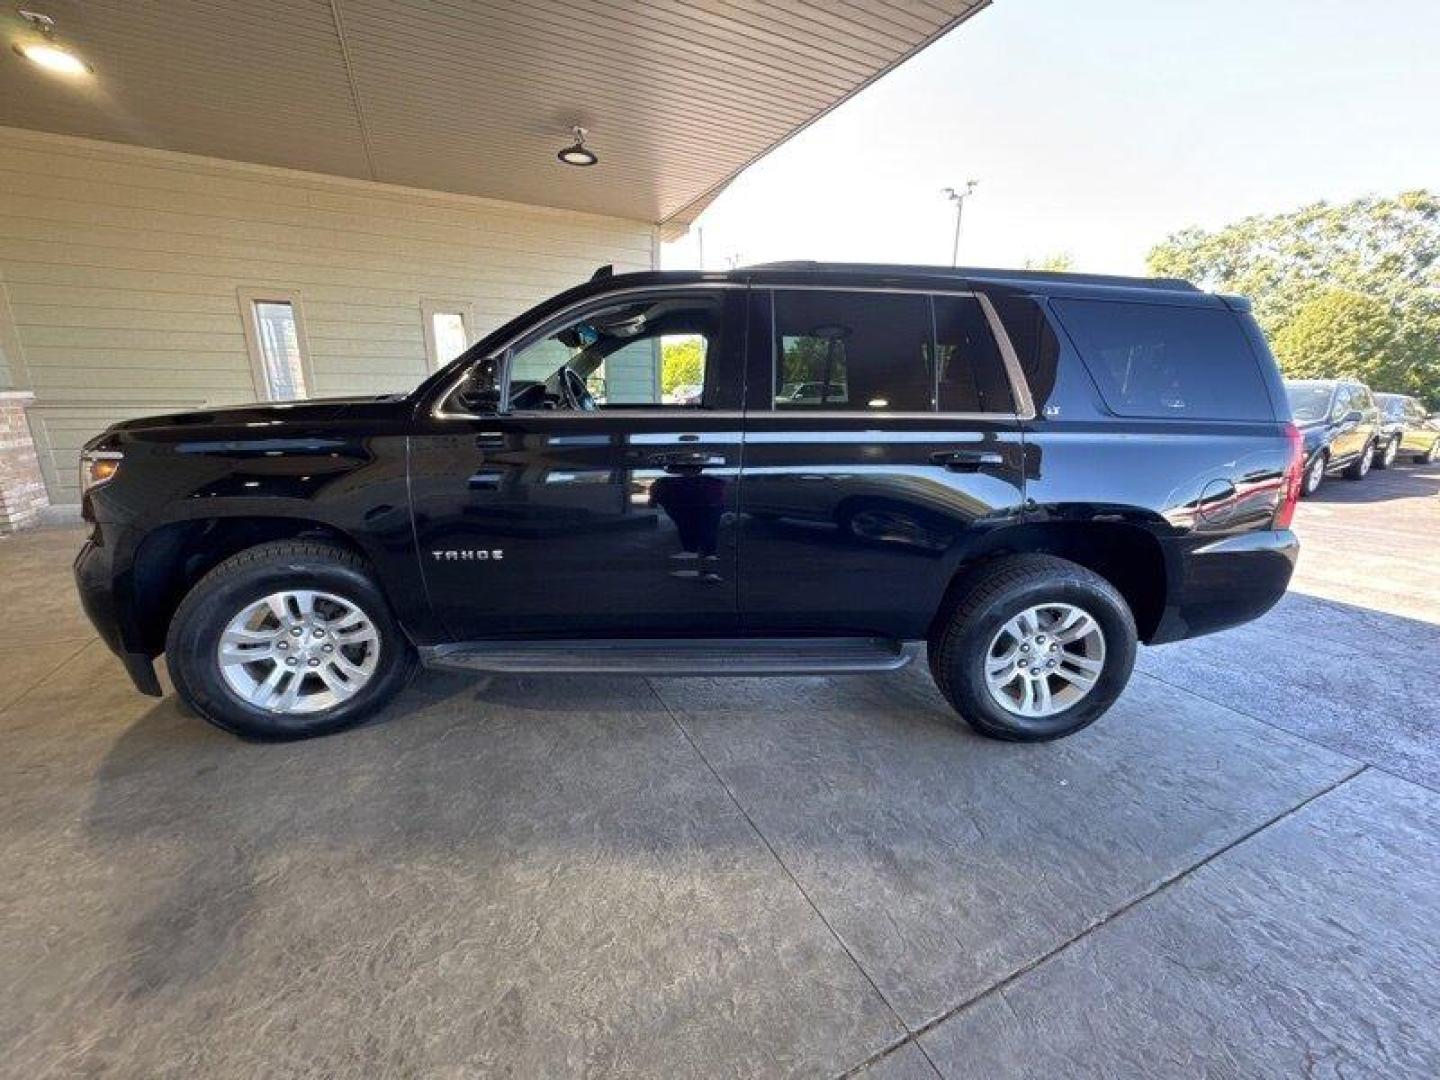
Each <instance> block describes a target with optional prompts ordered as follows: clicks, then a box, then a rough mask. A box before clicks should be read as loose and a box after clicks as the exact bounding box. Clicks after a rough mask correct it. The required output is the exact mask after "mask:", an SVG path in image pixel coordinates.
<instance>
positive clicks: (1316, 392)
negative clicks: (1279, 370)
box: [1285, 386, 1330, 424]
mask: <svg viewBox="0 0 1440 1080" xmlns="http://www.w3.org/2000/svg"><path fill="white" fill-rule="evenodd" d="M1285 393H1286V394H1287V395H1289V397H1290V415H1291V416H1293V417H1294V418H1295V420H1296V422H1297V423H1301V424H1308V423H1311V422H1312V421H1315V420H1324V419H1325V417H1326V416H1328V415H1329V414H1330V387H1328V386H1287V387H1286V388H1285Z"/></svg>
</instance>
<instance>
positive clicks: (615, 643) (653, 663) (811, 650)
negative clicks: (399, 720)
mask: <svg viewBox="0 0 1440 1080" xmlns="http://www.w3.org/2000/svg"><path fill="white" fill-rule="evenodd" d="M919 650H920V643H919V642H900V641H892V640H890V639H888V638H703V639H694V640H687V639H680V640H673V639H672V640H639V639H637V640H633V641H631V640H626V639H616V640H605V641H474V642H465V643H462V644H456V645H434V646H430V647H428V648H424V649H421V650H420V658H421V660H422V661H423V662H424V663H425V665H426V666H427V667H440V668H459V669H463V670H465V671H489V672H505V673H508V674H512V675H517V674H569V675H574V674H606V675H828V674H832V673H834V672H841V671H895V670H897V669H898V668H902V667H904V666H905V665H906V664H908V663H910V661H911V660H913V659H914V658H915V656H916V655H917V654H918V652H919Z"/></svg>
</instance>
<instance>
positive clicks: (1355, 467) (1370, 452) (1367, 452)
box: [1345, 441, 1375, 480]
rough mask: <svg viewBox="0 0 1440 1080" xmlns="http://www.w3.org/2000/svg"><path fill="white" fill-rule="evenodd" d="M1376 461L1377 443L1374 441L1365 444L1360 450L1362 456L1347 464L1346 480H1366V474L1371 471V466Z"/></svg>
mask: <svg viewBox="0 0 1440 1080" xmlns="http://www.w3.org/2000/svg"><path fill="white" fill-rule="evenodd" d="M1374 463H1375V443H1374V442H1373V441H1371V442H1367V443H1366V444H1365V449H1364V450H1361V451H1360V456H1359V457H1357V458H1356V459H1355V460H1354V461H1352V462H1351V463H1350V464H1349V465H1346V466H1345V479H1346V480H1364V479H1365V475H1366V474H1367V473H1368V472H1369V471H1370V466H1371V465H1373V464H1374Z"/></svg>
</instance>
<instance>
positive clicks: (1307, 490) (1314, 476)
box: [1300, 450, 1329, 498]
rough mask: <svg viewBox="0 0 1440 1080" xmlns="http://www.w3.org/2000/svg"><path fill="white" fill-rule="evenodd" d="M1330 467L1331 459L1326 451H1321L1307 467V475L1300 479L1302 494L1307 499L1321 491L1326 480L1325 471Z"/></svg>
mask: <svg viewBox="0 0 1440 1080" xmlns="http://www.w3.org/2000/svg"><path fill="white" fill-rule="evenodd" d="M1328 466H1329V458H1328V457H1327V456H1326V454H1325V451H1323V450H1322V451H1320V453H1318V454H1316V455H1315V456H1314V457H1313V458H1311V459H1310V463H1309V464H1308V465H1306V466H1305V475H1304V476H1302V477H1301V478H1300V494H1301V495H1304V496H1306V497H1307V498H1308V497H1309V496H1311V495H1314V494H1315V492H1317V491H1318V490H1320V484H1321V483H1322V482H1323V481H1324V479H1325V469H1326V468H1327V467H1328Z"/></svg>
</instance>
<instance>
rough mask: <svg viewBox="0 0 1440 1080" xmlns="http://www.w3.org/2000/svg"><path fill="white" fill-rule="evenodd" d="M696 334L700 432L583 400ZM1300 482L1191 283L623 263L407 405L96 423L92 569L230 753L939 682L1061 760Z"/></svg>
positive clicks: (661, 412) (1287, 535)
mask: <svg viewBox="0 0 1440 1080" xmlns="http://www.w3.org/2000/svg"><path fill="white" fill-rule="evenodd" d="M697 336H698V337H700V338H703V340H704V347H703V348H702V349H701V350H700V355H701V357H702V360H703V371H702V373H701V377H700V378H699V379H698V380H697V382H698V383H699V385H700V388H701V389H700V394H699V397H698V400H696V401H694V402H693V403H690V404H676V403H673V402H660V401H656V400H654V397H653V385H654V384H653V382H647V381H646V380H633V381H630V382H627V383H621V382H619V381H612V383H611V385H610V386H609V397H608V399H607V400H606V401H605V402H604V403H601V402H600V401H599V400H597V397H596V395H595V394H594V392H593V391H591V390H590V389H589V388H588V386H589V384H588V382H587V380H588V379H589V378H590V377H591V376H592V375H593V374H594V373H595V372H596V371H598V370H600V369H601V368H602V367H604V366H605V365H606V364H607V363H608V364H611V365H615V363H616V361H617V360H618V359H622V358H624V357H634V356H649V357H654V356H658V355H661V350H657V349H656V345H657V343H661V344H663V342H664V341H665V340H666V339H672V338H676V337H682V338H690V339H693V338H695V337H697ZM627 350H629V351H628V352H627ZM539 358H543V362H544V365H550V364H552V363H553V364H555V365H557V366H555V367H553V368H552V369H551V372H550V374H549V375H548V376H547V377H543V378H535V377H533V376H534V375H535V374H537V368H539V367H541V366H542V365H541V364H540V362H539ZM612 370H614V368H613V367H612ZM517 371H518V372H526V373H527V375H528V376H530V377H526V378H517V377H515V376H514V373H515V372H517ZM842 374H843V378H842ZM626 387H632V388H636V389H635V396H634V397H631V398H629V399H628V400H627V399H626V398H625V397H624V396H622V391H623V390H624V389H625V388H626ZM836 391H838V393H837V392H836ZM1301 465H1302V458H1301V439H1300V433H1299V431H1298V430H1297V429H1296V427H1295V425H1294V424H1293V423H1291V422H1290V417H1289V410H1288V409H1287V407H1286V402H1285V391H1284V388H1283V385H1282V383H1281V380H1280V373H1279V371H1278V370H1277V368H1276V366H1275V361H1274V359H1273V358H1272V357H1271V355H1270V352H1269V350H1268V349H1267V348H1266V345H1265V340H1264V338H1263V336H1262V335H1261V333H1260V328H1259V327H1258V326H1257V325H1256V323H1255V320H1254V318H1253V317H1252V316H1251V314H1250V305H1249V304H1248V303H1247V302H1246V301H1245V300H1243V299H1240V298H1238V297H1228V296H1215V295H1212V294H1210V293H1205V292H1201V291H1200V290H1199V289H1197V288H1195V287H1194V286H1192V285H1190V284H1188V283H1186V282H1183V281H1174V280H1149V279H1134V278H1110V277H1099V276H1091V275H1085V274H1033V273H1032V274H1027V273H1024V272H1022V271H1009V272H1007V271H966V270H950V269H940V268H929V267H904V266H825V265H819V264H776V265H771V266H757V267H750V268H746V269H740V270H735V271H732V272H729V273H725V274H680V273H645V274H626V275H615V276H613V277H605V278H601V279H599V280H596V281H592V282H591V283H589V284H587V285H583V286H580V287H579V288H576V289H573V290H571V291H569V292H567V293H564V294H562V295H560V296H558V297H556V298H554V299H552V300H549V301H547V302H545V303H543V304H541V305H540V306H539V307H537V308H535V309H534V310H532V311H530V312H528V313H527V314H525V315H523V316H521V317H520V318H518V319H516V320H515V321H513V322H511V323H508V324H507V325H505V326H504V327H502V328H500V329H499V330H496V331H495V332H494V333H492V334H491V335H490V336H489V337H487V338H485V339H484V340H482V341H480V342H478V343H477V344H476V345H474V346H473V347H471V348H470V349H469V350H468V351H467V352H466V353H464V354H463V355H462V356H461V357H459V358H458V359H457V360H455V361H454V362H453V363H451V364H450V365H449V366H448V367H446V368H444V369H443V370H441V371H439V372H437V373H435V375H433V376H432V377H431V378H429V379H428V380H426V382H424V383H423V384H422V385H421V386H420V387H419V388H418V389H417V390H415V391H414V392H413V393H411V394H408V395H405V396H398V397H388V398H382V399H375V398H371V399H363V398H357V399H348V400H345V399H336V400H317V401H305V402H294V403H287V404H286V405H284V406H275V405H255V406H241V407H231V408H223V409H214V410H209V411H205V412H197V413H188V414H182V415H176V416H160V417H152V418H150V419H145V420H128V421H125V422H123V423H120V424H116V425H114V426H113V427H111V428H110V429H109V431H107V432H106V433H104V434H103V435H100V436H99V437H97V438H95V439H93V440H91V442H90V443H89V444H88V445H87V446H86V448H85V453H84V458H83V464H82V483H83V492H84V495H83V502H84V515H85V518H86V520H87V521H89V522H90V523H91V527H92V533H91V537H90V540H89V541H88V542H87V543H86V545H85V548H84V550H83V551H82V552H81V554H80V557H79V559H78V560H77V562H76V566H75V571H76V575H77V579H78V582H79V586H80V592H81V596H82V597H83V599H84V603H85V608H86V610H87V611H88V612H89V614H90V617H91V618H92V619H93V620H94V622H95V624H96V626H97V627H98V628H99V630H100V632H101V634H102V636H103V637H104V639H105V641H106V642H107V643H108V644H109V645H110V647H111V648H112V649H114V650H115V651H116V652H117V653H118V654H119V655H120V656H121V657H122V658H123V660H124V663H125V666H126V669H127V670H128V671H129V672H130V674H131V677H132V678H133V679H134V680H135V683H136V685H137V686H138V687H139V688H140V689H141V690H143V691H145V692H147V693H150V694H159V693H160V691H161V688H160V682H159V680H158V678H157V676H156V673H155V669H154V665H153V658H154V657H155V656H156V655H158V654H159V653H160V652H162V651H163V652H164V653H165V658H166V662H167V665H168V667H169V669H170V675H171V679H172V681H173V683H174V685H175V689H176V691H177V693H179V695H180V696H181V697H182V698H183V699H184V700H185V701H186V702H187V703H188V704H189V705H190V707H191V708H192V709H194V710H195V711H196V712H197V713H199V714H200V715H201V716H204V717H205V718H206V719H208V720H210V721H212V722H213V723H215V724H217V725H219V726H220V727H223V728H226V729H228V730H230V731H234V732H239V733H241V734H245V735H251V736H260V737H267V738H295V737H299V736H305V735H317V734H321V733H324V732H328V731H337V730H339V729H341V728H344V727H348V726H350V725H352V724H355V723H358V722H359V721H360V720H362V719H363V718H364V717H366V716H368V715H369V714H371V713H373V712H374V711H375V710H376V709H378V708H379V707H380V706H381V705H383V704H384V703H385V702H386V701H387V700H389V699H390V698H391V697H392V696H393V695H394V694H395V692H396V691H397V690H398V689H399V688H400V687H401V686H402V685H403V684H404V682H405V680H406V679H407V678H408V677H409V675H410V673H411V671H412V669H413V668H414V667H415V665H416V663H417V662H423V663H425V664H429V665H433V666H439V667H451V668H461V669H465V670H470V671H482V672H512V673H520V672H528V673H530V674H533V675H536V676H537V677H538V678H539V679H540V680H542V681H543V680H544V679H545V678H548V677H550V676H554V675H559V674H561V673H565V672H572V673H577V672H588V673H592V674H599V673H606V672H608V673H612V674H615V673H628V674H646V673H649V674H665V675H773V674H782V673H793V674H816V673H833V672H840V671H886V670H892V669H895V668H898V667H901V666H903V665H904V664H906V663H907V662H909V661H910V660H911V658H912V657H915V656H917V655H922V654H923V655H927V656H928V659H929V665H930V670H931V672H932V674H933V675H934V677H935V680H936V682H937V684H938V686H939V688H940V690H941V692H942V693H943V694H944V695H945V697H946V698H947V699H948V700H949V702H950V703H951V705H953V706H954V708H955V710H956V711H957V712H958V713H959V714H960V715H961V716H963V717H964V718H965V719H966V720H967V721H968V722H969V723H970V724H971V725H972V726H973V727H974V728H975V729H976V730H977V731H979V732H981V733H982V734H984V735H988V736H991V737H993V738H999V739H1012V740H1040V739H1053V738H1057V737H1059V736H1062V735H1067V734H1069V733H1070V732H1073V731H1078V730H1079V729H1080V728H1082V727H1084V726H1085V725H1086V724H1089V723H1090V722H1091V721H1093V720H1095V719H1096V718H1097V717H1099V716H1100V715H1101V714H1102V713H1104V712H1105V710H1106V709H1108V708H1109V707H1110V705H1111V704H1112V703H1113V702H1114V701H1115V699H1116V698H1117V697H1118V696H1119V695H1120V692H1121V691H1122V690H1123V689H1124V687H1125V684H1126V682H1127V681H1128V680H1129V678H1130V672H1131V667H1132V665H1133V663H1134V660H1135V648H1136V644H1137V642H1145V643H1151V644H1154V643H1160V642H1167V641H1176V640H1179V639H1181V638H1187V637H1194V636H1196V635H1199V634H1206V633H1210V632H1211V631H1214V630H1221V629H1224V628H1225V627H1228V626H1234V625H1236V624H1237V623H1242V622H1245V621H1247V620H1249V619H1254V618H1256V617H1257V616H1259V615H1261V614H1263V613H1264V612H1265V611H1267V610H1268V609H1269V608H1270V607H1271V606H1272V605H1273V604H1274V603H1275V602H1276V601H1277V600H1278V599H1279V598H1280V597H1281V595H1282V594H1283V593H1284V592H1285V588H1286V585H1287V584H1288V583H1289V580H1290V573H1291V569H1292V567H1293V565H1294V561H1295V557H1296V552H1297V550H1298V544H1297V541H1296V539H1295V536H1294V534H1293V533H1292V532H1291V531H1290V521H1291V517H1292V515H1293V513H1294V510H1295V500H1296V499H1297V498H1298V496H1299V490H1300V480H1301ZM1121 737H1122V738H1123V734H1122V736H1121Z"/></svg>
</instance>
